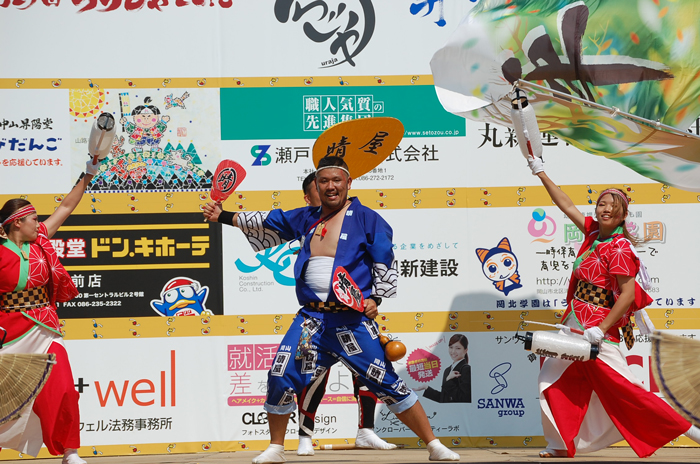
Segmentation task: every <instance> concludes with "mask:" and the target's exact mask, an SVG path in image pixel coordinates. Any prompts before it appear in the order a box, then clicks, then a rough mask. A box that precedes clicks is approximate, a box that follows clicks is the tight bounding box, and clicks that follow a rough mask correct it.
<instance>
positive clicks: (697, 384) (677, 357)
mask: <svg viewBox="0 0 700 464" xmlns="http://www.w3.org/2000/svg"><path fill="white" fill-rule="evenodd" d="M699 361H700V341H698V340H693V339H691V338H687V337H679V336H676V335H670V334H667V333H664V332H660V331H657V332H654V334H653V335H652V337H651V371H652V373H653V374H654V380H655V381H656V385H657V386H658V387H659V390H660V391H661V393H663V395H664V396H665V397H666V401H668V403H669V404H670V405H671V406H673V407H674V408H675V409H676V410H677V411H678V412H679V413H680V414H681V415H682V416H683V417H685V418H686V419H688V420H689V421H690V422H692V423H693V425H695V426H698V427H700V368H699V366H700V362H699Z"/></svg>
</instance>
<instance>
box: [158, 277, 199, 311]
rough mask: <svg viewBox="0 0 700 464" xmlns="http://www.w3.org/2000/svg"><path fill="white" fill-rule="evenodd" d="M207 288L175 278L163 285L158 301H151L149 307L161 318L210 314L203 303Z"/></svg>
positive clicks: (186, 279)
mask: <svg viewBox="0 0 700 464" xmlns="http://www.w3.org/2000/svg"><path fill="white" fill-rule="evenodd" d="M208 294H209V287H202V286H201V285H200V284H199V282H197V281H196V280H192V279H190V278H188V277H175V278H174V279H170V281H169V282H168V283H167V284H165V286H164V287H163V290H162V291H161V293H160V296H161V299H160V300H151V307H152V308H153V310H154V311H155V312H157V313H158V314H160V315H161V316H197V315H200V314H211V311H209V310H208V309H207V308H206V307H205V306H204V303H205V302H206V301H207V295H208Z"/></svg>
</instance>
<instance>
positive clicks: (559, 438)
mask: <svg viewBox="0 0 700 464" xmlns="http://www.w3.org/2000/svg"><path fill="white" fill-rule="evenodd" d="M585 233H586V239H585V241H584V244H583V246H582V247H581V250H580V251H579V258H578V259H577V262H576V263H575V269H574V272H573V273H572V277H571V284H570V287H569V292H568V297H567V301H568V302H569V307H568V309H567V310H566V312H565V314H564V321H565V323H566V325H568V326H570V327H579V328H582V329H585V328H589V327H594V326H597V325H599V324H600V323H601V322H602V321H603V319H605V317H606V316H607V314H608V313H609V311H610V310H609V309H608V308H604V307H601V306H595V305H592V304H590V303H586V302H584V301H581V300H579V299H576V298H574V293H575V290H576V286H577V284H578V281H579V280H585V281H587V282H590V283H592V284H594V285H596V286H598V287H602V288H605V289H608V290H612V292H613V295H614V299H615V300H617V298H618V297H619V296H620V288H619V286H618V284H617V278H616V276H618V275H622V276H630V277H634V276H636V275H637V272H638V271H639V266H640V262H639V259H638V258H637V256H636V254H635V253H634V251H633V249H632V244H631V243H630V242H629V241H628V240H627V239H625V238H624V236H622V235H621V234H619V235H618V234H613V236H611V237H609V239H607V240H604V241H598V240H597V239H598V223H597V222H595V221H594V220H593V219H592V218H590V217H588V218H586V223H585ZM576 264H578V266H576ZM635 285H636V287H635V300H634V302H633V303H632V304H631V305H630V308H629V309H628V310H627V312H626V313H625V314H624V315H623V316H622V317H621V318H620V320H619V321H618V322H616V323H615V325H614V326H613V327H612V328H611V329H610V330H608V331H607V332H606V334H605V339H604V340H603V342H602V343H601V344H600V354H599V355H598V358H597V359H596V360H594V361H587V362H581V361H564V360H561V359H553V358H547V359H546V360H545V361H544V363H543V365H542V369H541V371H540V376H539V379H538V382H539V390H540V407H541V411H542V429H543V432H544V436H545V439H546V440H547V443H548V446H547V448H548V449H552V450H567V454H568V456H569V457H573V456H574V455H575V453H576V452H577V451H580V452H592V451H597V450H599V449H602V448H605V447H607V446H610V445H612V444H614V443H617V442H618V441H620V440H622V439H625V440H627V442H628V443H629V445H630V446H631V447H632V449H633V450H634V452H635V453H637V455H638V456H640V457H647V456H650V455H651V454H653V453H654V451H656V450H657V449H658V448H660V447H662V446H664V445H665V444H666V443H668V442H669V441H671V440H673V439H674V438H676V437H678V436H679V435H681V434H682V433H685V432H686V431H687V430H688V429H689V428H690V423H689V422H688V421H686V420H685V419H683V418H682V417H681V416H680V415H679V414H678V413H676V412H675V411H674V410H673V409H672V408H671V407H670V406H669V405H668V404H667V403H666V402H665V401H663V400H662V399H661V398H659V397H658V396H656V395H655V394H653V393H650V392H649V391H648V390H647V389H646V387H645V386H644V385H642V383H641V382H640V381H639V380H638V379H637V378H636V377H635V376H634V374H632V372H631V371H630V369H629V366H628V365H627V362H626V360H625V357H624V356H623V354H622V352H621V351H620V348H619V342H620V330H619V328H620V327H621V326H624V325H626V324H627V321H628V320H629V317H630V315H631V314H632V312H633V311H636V310H638V309H642V308H644V307H645V306H647V305H649V303H651V301H653V300H652V299H651V297H649V295H647V293H646V292H644V290H643V289H642V288H641V287H640V286H639V284H638V283H636V282H635Z"/></svg>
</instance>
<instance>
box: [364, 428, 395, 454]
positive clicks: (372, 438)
mask: <svg viewBox="0 0 700 464" xmlns="http://www.w3.org/2000/svg"><path fill="white" fill-rule="evenodd" d="M355 448H365V449H376V450H389V449H395V448H396V445H395V444H393V443H387V442H385V441H384V440H382V439H381V438H379V435H377V434H376V433H374V430H372V429H358V430H357V438H355Z"/></svg>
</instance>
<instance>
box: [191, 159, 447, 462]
mask: <svg viewBox="0 0 700 464" xmlns="http://www.w3.org/2000/svg"><path fill="white" fill-rule="evenodd" d="M351 184H352V179H351V178H350V173H349V170H348V167H347V165H346V164H345V162H344V161H343V159H342V158H339V157H335V156H327V157H325V158H322V159H321V160H320V162H319V166H318V168H317V171H316V185H317V189H318V193H319V196H320V198H321V207H320V208H316V207H304V208H298V209H294V210H291V211H282V210H273V211H270V212H240V213H231V212H227V211H223V210H222V209H221V205H218V204H214V203H209V204H207V205H205V207H204V216H205V218H206V219H207V220H209V221H212V222H217V221H218V222H222V223H225V224H229V225H233V226H235V227H238V228H240V229H241V230H242V231H243V233H244V234H245V235H246V237H247V238H248V241H249V242H250V244H251V245H252V247H253V248H254V249H255V250H256V251H260V250H263V249H265V248H270V247H274V246H277V245H280V244H281V243H284V242H287V241H291V240H295V239H298V240H299V241H300V243H301V249H300V252H299V255H298V256H297V260H296V263H295V265H294V277H295V279H296V294H297V299H298V300H299V304H300V305H301V306H302V308H301V309H300V310H299V311H298V313H297V316H296V318H295V319H294V321H293V322H292V325H291V326H290V328H289V330H288V331H287V334H286V335H285V336H284V338H283V340H282V342H281V343H280V346H279V348H278V351H277V354H276V356H275V360H274V362H273V365H272V368H271V369H270V371H269V373H268V389H267V399H266V401H265V405H264V408H265V410H266V411H267V413H268V425H269V427H270V445H269V447H268V448H267V449H266V450H265V451H264V452H263V453H262V454H260V455H259V456H257V457H256V458H255V459H254V460H253V463H254V464H268V463H281V462H285V461H286V459H285V457H284V435H285V432H286V428H287V422H288V420H289V416H290V414H291V413H292V412H293V411H294V410H295V409H296V405H295V403H294V394H295V393H297V392H301V391H302V390H303V389H304V387H305V386H306V385H308V384H309V383H310V382H312V381H313V380H314V379H315V378H317V377H318V376H319V375H322V374H323V373H324V372H325V371H326V370H327V369H328V368H330V366H332V365H333V364H335V363H336V362H337V361H340V362H342V363H343V364H344V365H345V366H346V367H347V368H348V369H350V371H351V372H353V373H354V374H356V375H358V377H359V378H360V380H361V381H362V383H363V384H364V385H366V386H367V387H368V388H369V389H370V390H371V391H372V392H374V393H375V394H376V395H377V397H378V398H379V399H381V400H382V401H383V402H384V403H385V404H386V405H387V407H388V408H389V409H390V410H391V411H392V412H393V413H394V414H396V416H397V417H398V418H399V419H400V420H401V421H402V422H403V423H404V424H406V425H407V426H408V427H409V428H410V429H411V430H413V432H414V433H416V435H418V437H419V438H421V439H422V440H423V441H424V442H425V443H427V448H428V451H429V452H430V456H429V457H430V460H433V461H435V460H440V461H457V460H459V455H458V454H457V453H454V452H452V451H451V450H449V449H448V448H446V447H445V446H444V445H443V444H442V443H440V441H439V440H438V439H436V438H435V435H434V434H433V432H432V429H431V427H430V423H429V422H428V418H427V416H426V414H425V411H424V410H423V407H422V406H421V404H420V403H419V402H418V397H417V395H416V394H415V393H414V392H413V391H412V390H411V389H410V388H409V387H408V386H407V385H406V384H405V383H404V381H403V380H402V379H401V378H400V377H399V376H398V375H397V374H396V372H395V371H394V368H393V366H392V365H391V362H390V361H389V360H387V359H386V357H385V356H384V351H383V349H382V346H381V344H380V343H379V335H380V334H379V330H378V328H377V325H376V324H375V322H374V320H373V319H374V318H375V317H376V316H377V314H378V311H377V304H378V303H380V302H381V299H382V298H391V297H394V296H395V295H396V282H397V277H398V275H397V271H396V267H395V266H394V253H393V248H392V246H393V244H392V236H393V232H392V230H391V227H390V226H389V224H387V222H386V221H384V219H382V217H381V216H380V215H379V214H377V213H376V212H375V211H373V210H371V209H369V208H367V207H365V206H363V205H362V204H360V201H359V200H358V199H357V198H348V197H347V193H348V190H349V189H350V186H351ZM340 266H342V267H343V268H344V269H345V270H346V271H347V273H348V274H349V275H350V277H351V278H352V280H353V281H354V282H355V283H356V285H357V287H358V288H359V290H360V291H361V292H362V295H363V297H364V311H363V312H359V311H356V310H354V309H352V308H350V307H349V306H346V305H345V304H343V302H341V301H340V300H339V298H338V296H337V295H336V293H335V292H334V291H333V289H332V280H333V275H334V271H335V270H336V269H337V268H338V267H340Z"/></svg>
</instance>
